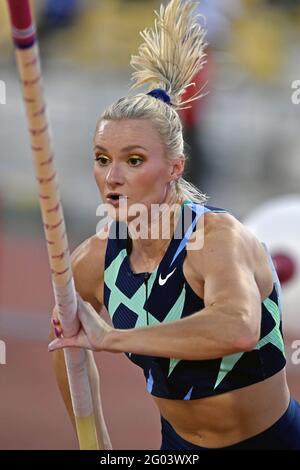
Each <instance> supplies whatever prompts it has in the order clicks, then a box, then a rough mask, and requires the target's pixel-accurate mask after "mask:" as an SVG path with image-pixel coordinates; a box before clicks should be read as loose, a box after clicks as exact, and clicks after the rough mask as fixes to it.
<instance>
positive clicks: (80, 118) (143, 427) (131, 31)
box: [0, 0, 300, 449]
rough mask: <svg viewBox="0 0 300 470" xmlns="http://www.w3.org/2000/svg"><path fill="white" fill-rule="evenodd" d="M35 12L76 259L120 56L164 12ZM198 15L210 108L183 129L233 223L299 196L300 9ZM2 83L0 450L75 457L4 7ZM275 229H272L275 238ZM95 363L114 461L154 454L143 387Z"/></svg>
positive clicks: (40, 0)
mask: <svg viewBox="0 0 300 470" xmlns="http://www.w3.org/2000/svg"><path fill="white" fill-rule="evenodd" d="M32 3H33V6H34V8H35V16H36V21H37V24H38V32H39V44H40V52H41V58H42V65H43V76H44V87H45V91H46V98H47V103H48V113H49V116H50V122H51V124H52V131H53V136H54V145H55V155H56V166H57V168H58V173H59V181H60V189H61V193H62V200H63V205H64V210H65V216H66V221H67V230H68V235H69V241H70V245H71V247H75V246H76V245H78V244H79V243H80V242H81V241H82V240H84V239H85V238H87V237H88V236H90V235H91V234H93V233H95V230H96V225H97V222H98V220H97V216H96V208H97V205H98V204H99V202H100V201H99V196H98V192H97V190H96V186H95V184H94V182H93V176H92V164H93V159H92V136H93V132H94V128H95V123H96V120H97V117H98V116H99V114H100V112H101V111H102V110H103V109H104V107H105V106H106V105H108V104H109V103H111V102H112V101H113V100H115V99H117V98H119V97H120V96H123V95H125V94H127V93H128V84H129V81H130V68H129V60H130V54H131V53H135V52H136V51H137V48H138V45H139V43H140V36H139V31H140V30H142V29H143V28H145V27H146V26H150V25H152V22H153V10H154V9H156V8H158V6H159V3H160V2H158V1H156V0H60V1H57V0H35V1H32ZM199 10H200V11H201V12H202V13H203V14H204V15H205V16H206V18H207V28H208V41H209V47H208V49H207V52H208V65H207V67H206V68H205V70H204V71H203V72H202V74H201V76H200V77H198V78H200V79H201V80H205V81H206V80H208V85H207V87H206V90H207V91H209V94H208V95H207V96H206V97H205V98H203V99H202V101H201V102H200V103H199V104H198V105H196V106H195V107H194V108H193V110H192V111H189V112H187V113H185V115H184V116H183V121H184V123H185V127H186V129H185V132H186V138H187V141H188V142H189V150H188V151H189V153H190V155H191V156H193V157H194V155H195V154H196V155H197V159H196V158H195V157H194V158H193V159H191V163H190V167H189V168H188V171H189V173H190V176H191V178H192V181H193V182H194V183H196V184H198V185H199V186H200V188H201V189H202V191H203V192H205V193H206V194H207V195H209V196H210V203H211V204H212V205H219V206H222V207H225V208H227V209H228V210H229V211H231V212H232V213H234V214H235V215H236V216H237V217H238V218H239V219H241V220H243V219H246V218H247V216H248V215H249V214H250V213H251V212H252V211H253V210H255V209H256V208H257V207H258V206H260V205H261V204H262V203H263V202H264V201H266V200H269V199H272V198H274V197H277V196H281V195H284V194H297V193H299V192H300V190H299V187H300V160H299V154H300V133H299V119H300V106H297V105H295V104H293V103H292V100H291V96H292V93H293V90H292V82H293V81H294V80H297V79H300V65H299V64H300V57H299V56H300V51H299V40H300V2H299V1H298V0H289V1H288V0H282V1H280V0H202V1H201V2H200V8H199ZM0 80H2V81H4V82H5V84H6V104H5V105H4V104H3V105H2V104H1V105H0V145H1V146H0V148H1V163H0V200H1V229H0V240H1V242H0V339H1V340H3V341H5V343H6V348H7V349H6V362H7V364H6V365H0V393H1V400H0V449H63V448H67V449H72V448H76V447H77V444H76V439H75V437H74V436H73V432H72V429H71V426H70V424H69V421H68V418H67V415H66V412H65V409H64V406H63V404H62V401H61V399H60V396H59V392H58V389H57V387H56V383H55V379H54V374H53V372H52V369H51V362H50V357H49V355H48V353H47V337H48V329H49V328H48V324H49V319H50V312H51V308H52V306H53V295H52V290H51V283H50V275H49V270H48V265H47V254H46V247H45V244H44V241H43V230H42V224H41V220H40V213H39V207H38V201H37V196H36V186H35V180H34V175H33V167H32V158H31V153H30V146H29V140H28V136H27V127H26V121H25V112H24V108H23V103H22V97H21V92H20V87H19V83H18V76H17V70H16V65H15V59H14V53H13V47H12V44H11V39H10V30H9V23H8V14H7V9H6V2H5V1H1V2H0ZM276 224H277V225H276ZM278 224H280V221H278V220H274V231H276V230H277V228H278ZM298 226H299V227H300V220H299V224H298ZM281 233H282V230H281ZM288 236H289V233H285V234H283V235H282V237H285V238H287V237H288ZM299 237H300V228H299ZM299 252H300V248H299ZM295 256H298V253H295ZM299 256H300V255H299ZM299 256H298V257H299ZM299 259H300V258H299ZM299 266H300V262H299ZM296 274H297V273H296ZM298 276H299V274H298ZM298 286H299V287H298V290H300V284H298ZM299 297H300V294H299ZM299 300H300V299H299ZM287 314H288V312H287ZM299 330H300V326H299V329H298V332H299ZM298 336H299V335H298ZM293 339H296V337H295V338H292V336H291V335H290V333H289V335H288V337H286V346H287V359H288V362H289V367H288V378H289V383H290V386H291V390H292V393H293V395H294V396H295V398H297V399H298V400H299V399H300V386H299V377H300V374H299V367H300V365H298V366H296V365H295V364H294V365H292V364H291V360H290V358H291V351H292V350H291V344H292V340H293ZM299 339H300V338H299ZM97 363H98V365H99V368H100V373H101V383H102V396H103V404H104V409H105V413H106V417H107V422H108V426H109V429H110V433H111V437H112V442H113V447H114V448H115V449H155V448H158V447H159V440H160V438H159V431H160V429H159V416H158V413H157V411H156V409H155V407H154V405H153V404H152V402H151V399H150V398H149V397H148V395H147V392H146V391H145V390H144V389H145V387H144V380H143V377H142V373H141V372H139V371H138V370H136V369H135V368H134V367H133V366H132V365H131V364H130V363H129V361H127V360H126V359H125V358H123V357H121V356H113V355H108V354H101V355H100V354H98V355H97ZM297 367H298V369H297ZM297 374H298V377H297Z"/></svg>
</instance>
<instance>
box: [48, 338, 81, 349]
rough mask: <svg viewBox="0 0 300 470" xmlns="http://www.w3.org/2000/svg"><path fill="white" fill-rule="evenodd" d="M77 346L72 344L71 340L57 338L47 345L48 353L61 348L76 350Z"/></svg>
mask: <svg viewBox="0 0 300 470" xmlns="http://www.w3.org/2000/svg"><path fill="white" fill-rule="evenodd" d="M76 347H78V345H77V344H76V343H75V342H74V340H73V339H72V338H58V339H54V340H53V341H51V343H49V345H48V351H49V352H52V351H56V350H57V349H62V348H76Z"/></svg>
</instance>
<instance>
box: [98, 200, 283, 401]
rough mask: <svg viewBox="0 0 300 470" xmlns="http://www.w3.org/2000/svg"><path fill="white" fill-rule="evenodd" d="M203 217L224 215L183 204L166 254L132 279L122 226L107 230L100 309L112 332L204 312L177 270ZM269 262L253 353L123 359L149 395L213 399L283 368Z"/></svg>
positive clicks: (276, 294) (276, 285)
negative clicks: (134, 368) (141, 379)
mask: <svg viewBox="0 0 300 470" xmlns="http://www.w3.org/2000/svg"><path fill="white" fill-rule="evenodd" d="M207 212H226V211H225V210H224V209H219V208H215V207H211V206H207V205H201V204H196V203H193V202H191V201H185V203H184V204H183V205H182V210H181V215H180V217H179V219H178V222H177V225H176V228H175V231H174V235H173V237H172V239H171V242H170V244H169V246H168V249H167V251H166V253H165V255H164V257H163V259H162V261H161V262H160V264H159V265H158V266H157V267H156V269H155V270H154V271H153V272H151V273H138V274H136V273H134V272H133V271H132V270H131V268H130V264H129V258H128V251H127V242H128V239H127V237H128V231H127V225H126V223H125V222H118V221H114V222H113V223H112V224H111V226H110V232H109V239H108V244H107V249H106V255H105V273H104V304H105V306H106V308H107V310H108V312H109V315H110V317H111V319H112V323H113V325H114V327H115V328H118V329H129V328H140V327H145V326H147V325H156V324H159V323H167V322H171V321H174V320H179V319H181V318H185V317H187V316H189V315H192V314H193V313H195V312H198V311H199V310H201V309H203V308H204V302H203V299H202V298H200V297H198V295H196V293H195V292H194V291H193V290H192V288H191V287H190V286H189V284H188V282H187V281H186V279H185V277H184V274H183V269H182V266H183V262H184V259H185V256H186V244H187V242H188V240H189V238H190V236H191V234H192V232H193V231H194V230H195V228H196V224H197V222H198V221H199V219H200V218H201V217H202V216H203V214H205V213H207ZM269 261H270V265H271V268H272V272H273V281H274V284H273V290H272V292H271V294H270V295H269V297H268V298H266V299H264V301H263V302H262V304H261V314H262V315H261V333H260V338H259V341H258V343H257V344H256V346H255V347H254V348H253V350H252V351H247V352H240V353H237V354H232V355H229V356H224V357H220V358H218V359H207V360H180V359H174V358H162V357H154V356H145V355H139V354H131V353H126V355H127V356H128V357H129V359H130V360H131V361H132V362H134V363H135V364H137V365H138V366H140V367H141V368H142V369H143V371H144V375H145V378H146V381H147V389H148V391H149V392H150V393H151V394H152V395H155V396H157V397H162V398H169V399H177V400H193V399H197V398H202V397H208V396H211V395H218V394H220V393H224V392H229V391H231V390H235V389H238V388H241V387H246V386H247V385H251V384H254V383H257V382H260V381H262V380H264V379H266V378H268V377H271V376H272V375H274V374H276V373H277V372H278V371H279V370H281V369H282V368H283V367H284V366H285V363H286V360H285V355H284V344H283V338H282V324H281V294H280V285H279V281H278V277H277V274H276V271H275V269H274V266H273V263H272V260H271V258H270V256H269ZM229 269H230V267H229Z"/></svg>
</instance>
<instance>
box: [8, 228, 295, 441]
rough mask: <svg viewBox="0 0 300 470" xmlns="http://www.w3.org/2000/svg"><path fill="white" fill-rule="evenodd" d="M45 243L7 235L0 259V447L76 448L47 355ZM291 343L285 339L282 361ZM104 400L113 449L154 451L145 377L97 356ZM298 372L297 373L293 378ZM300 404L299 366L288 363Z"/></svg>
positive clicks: (155, 425) (116, 358)
mask: <svg viewBox="0 0 300 470" xmlns="http://www.w3.org/2000/svg"><path fill="white" fill-rule="evenodd" d="M47 263H48V261H47V255H46V249H45V244H44V242H43V240H39V239H37V240H32V239H30V238H23V237H21V236H20V237H10V238H4V240H3V243H2V247H1V262H0V339H1V340H4V341H5V343H6V365H0V390H1V400H0V423H1V425H0V449H76V448H77V442H76V439H75V437H74V433H73V430H72V428H71V425H70V423H69V420H68V417H67V414H66V411H65V408H64V405H63V403H62V400H61V398H60V395H59V392H58V389H57V386H56V382H55V378H54V374H53V371H52V367H51V357H50V354H49V353H48V352H47V344H48V339H47V335H48V324H49V319H50V312H51V308H52V305H53V296H52V291H51V284H50V276H49V270H48V264H47ZM290 344H291V339H289V340H287V339H286V346H287V357H288V358H289V357H290V356H291V349H290ZM96 360H97V364H98V366H99V369H100V379H101V391H102V400H103V406H104V411H105V416H106V421H107V424H108V427H109V430H110V435H111V439H112V443H113V447H114V448H115V449H158V448H159V443H160V424H159V415H158V412H157V409H156V407H155V405H154V404H153V403H152V400H151V398H150V397H149V395H148V393H147V392H146V390H145V382H144V378H143V374H142V372H141V371H140V370H139V369H138V368H136V367H134V366H133V365H132V364H131V363H130V361H128V359H126V358H125V356H123V355H120V354H118V355H114V354H107V353H101V354H100V353H99V354H96ZM297 375H298V376H297ZM288 377H289V384H290V387H291V391H292V394H293V395H294V397H295V398H297V399H298V400H300V384H299V382H300V381H299V377H300V365H298V366H291V365H290V366H289V373H288Z"/></svg>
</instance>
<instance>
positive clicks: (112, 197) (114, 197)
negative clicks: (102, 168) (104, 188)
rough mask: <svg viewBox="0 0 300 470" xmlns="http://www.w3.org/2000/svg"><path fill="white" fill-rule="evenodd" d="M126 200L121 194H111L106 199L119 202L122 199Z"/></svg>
mask: <svg viewBox="0 0 300 470" xmlns="http://www.w3.org/2000/svg"><path fill="white" fill-rule="evenodd" d="M123 198H126V196H124V194H120V193H109V194H107V196H106V199H109V200H112V201H119V200H120V199H123Z"/></svg>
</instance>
